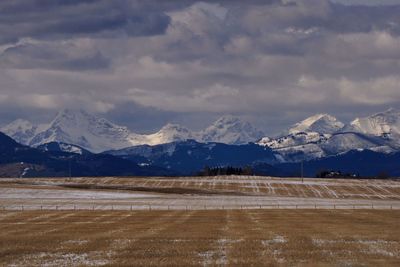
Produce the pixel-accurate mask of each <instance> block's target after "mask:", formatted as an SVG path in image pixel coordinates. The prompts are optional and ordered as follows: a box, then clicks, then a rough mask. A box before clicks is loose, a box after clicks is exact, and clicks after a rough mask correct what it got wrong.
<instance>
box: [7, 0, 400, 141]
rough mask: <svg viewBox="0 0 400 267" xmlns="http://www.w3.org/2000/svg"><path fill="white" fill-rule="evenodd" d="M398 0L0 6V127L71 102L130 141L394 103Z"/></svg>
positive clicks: (49, 1)
mask: <svg viewBox="0 0 400 267" xmlns="http://www.w3.org/2000/svg"><path fill="white" fill-rule="evenodd" d="M399 14H400V0H386V1H385V0H376V1H374V0H335V1H333V0H332V1H328V0H262V1H261V0H260V1H252V0H249V1H234V0H230V1H228V0H225V1H224V0H221V1H202V2H196V1H188V0H176V1H161V0H159V1H155V0H154V1H152V0H149V1H139V0H136V1H135V0H124V1H122V0H113V1H108V0H103V1H102V0H98V1H97V0H80V1H78V0H2V1H0V114H1V116H0V125H4V124H5V123H7V122H10V121H11V120H13V119H16V118H20V117H22V118H27V119H29V120H32V121H34V122H44V121H47V120H49V119H51V117H52V116H54V114H55V113H56V112H57V111H58V110H59V109H61V108H64V107H68V108H79V107H83V108H84V109H87V110H89V111H91V112H93V113H96V114H99V115H100V116H104V117H106V118H109V119H111V120H113V121H115V122H117V123H119V124H124V125H127V126H129V127H130V128H131V129H132V130H134V131H136V132H149V131H153V130H155V129H158V128H159V127H161V126H162V125H163V124H165V123H166V122H176V123H181V124H183V125H186V126H188V127H190V128H192V129H199V128H202V127H204V126H206V125H207V124H208V123H210V122H211V121H213V120H214V119H216V118H217V117H219V116H220V115H222V114H234V115H238V116H242V117H244V118H245V119H248V120H250V121H252V122H254V123H257V124H258V125H259V126H260V127H261V128H262V129H263V130H265V131H266V132H267V133H270V134H273V133H277V132H279V131H280V130H282V129H284V128H286V127H288V126H289V125H290V124H292V123H294V122H296V121H297V120H300V119H303V118H304V117H306V116H309V115H312V114H314V113H322V112H324V113H330V114H332V115H335V116H337V117H338V118H339V119H342V120H344V121H347V120H350V119H352V118H353V117H355V116H363V115H368V114H370V113H373V112H376V111H381V110H384V109H387V108H388V107H400V16H399Z"/></svg>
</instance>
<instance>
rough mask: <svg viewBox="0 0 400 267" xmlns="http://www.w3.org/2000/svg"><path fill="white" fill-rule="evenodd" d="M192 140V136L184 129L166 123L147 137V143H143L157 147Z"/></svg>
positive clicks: (177, 125)
mask: <svg viewBox="0 0 400 267" xmlns="http://www.w3.org/2000/svg"><path fill="white" fill-rule="evenodd" d="M194 138H195V136H194V134H193V133H192V132H191V131H190V130H189V129H187V128H186V127H183V126H181V125H179V124H172V123H168V124H166V125H165V126H164V127H162V128H161V129H160V131H158V132H157V133H154V134H150V135H147V136H146V140H147V141H146V142H145V143H146V144H149V145H157V144H165V143H170V142H175V141H184V140H188V139H194Z"/></svg>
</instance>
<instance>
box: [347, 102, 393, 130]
mask: <svg viewBox="0 0 400 267" xmlns="http://www.w3.org/2000/svg"><path fill="white" fill-rule="evenodd" d="M350 125H351V127H352V128H353V130H354V131H357V132H361V133H364V134H370V135H375V136H387V135H392V134H395V135H400V110H397V109H394V108H390V109H388V110H386V111H384V112H379V113H376V114H374V115H371V116H369V117H364V118H356V119H355V120H354V121H352V122H351V123H350Z"/></svg>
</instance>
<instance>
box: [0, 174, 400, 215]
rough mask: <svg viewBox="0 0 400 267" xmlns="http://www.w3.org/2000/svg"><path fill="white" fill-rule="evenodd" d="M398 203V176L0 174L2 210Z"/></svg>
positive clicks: (384, 206) (390, 206)
mask: <svg viewBox="0 0 400 267" xmlns="http://www.w3.org/2000/svg"><path fill="white" fill-rule="evenodd" d="M242 208H243V209H255V208H259V209H267V208H269V209H275V208H289V209H293V208H302V209H310V208H315V209H317V208H324V209H327V208H328V209H335V208H342V209H349V208H375V209H400V181H399V180H350V179H342V180H340V179H305V180H304V182H302V181H301V179H298V178H271V177H253V176H220V177H178V178H115V177H108V178H107V177H106V178H72V179H60V178H57V179H56V178H54V179H43V178H37V179H0V210H22V209H25V210H42V209H45V210H46V209H63V210H71V209H72V210H74V209H80V210H88V209H90V210H93V209H98V210H130V209H133V210H146V209H147V210H149V209H158V210H204V209H206V210H209V209H242Z"/></svg>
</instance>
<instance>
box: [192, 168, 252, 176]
mask: <svg viewBox="0 0 400 267" xmlns="http://www.w3.org/2000/svg"><path fill="white" fill-rule="evenodd" d="M253 174H254V172H253V169H252V168H251V167H250V166H247V167H243V168H241V167H231V166H228V167H213V168H210V167H208V166H206V167H205V168H204V169H203V170H202V171H200V172H199V173H198V175H199V176H218V175H253Z"/></svg>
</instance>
